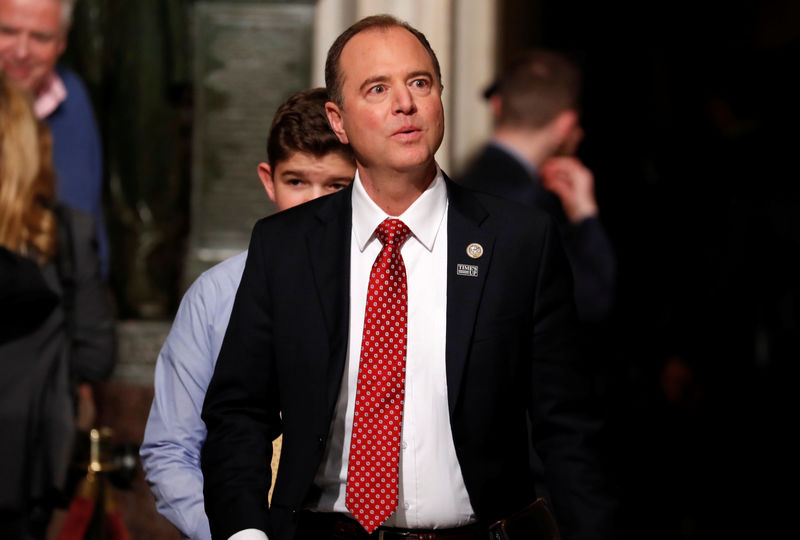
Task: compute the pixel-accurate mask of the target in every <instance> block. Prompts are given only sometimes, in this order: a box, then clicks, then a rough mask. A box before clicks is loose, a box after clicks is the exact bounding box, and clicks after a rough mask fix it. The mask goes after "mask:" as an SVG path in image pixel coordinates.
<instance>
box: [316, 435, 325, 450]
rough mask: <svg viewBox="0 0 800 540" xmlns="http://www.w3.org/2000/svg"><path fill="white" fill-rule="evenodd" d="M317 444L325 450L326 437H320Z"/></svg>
mask: <svg viewBox="0 0 800 540" xmlns="http://www.w3.org/2000/svg"><path fill="white" fill-rule="evenodd" d="M317 442H318V443H319V448H320V450H323V449H325V437H320V438H319V439H318V440H317Z"/></svg>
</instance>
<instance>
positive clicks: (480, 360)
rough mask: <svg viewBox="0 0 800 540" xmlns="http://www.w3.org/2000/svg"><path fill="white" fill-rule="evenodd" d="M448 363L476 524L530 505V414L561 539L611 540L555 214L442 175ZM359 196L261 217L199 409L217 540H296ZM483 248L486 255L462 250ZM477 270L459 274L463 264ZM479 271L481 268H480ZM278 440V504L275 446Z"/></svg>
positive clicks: (315, 454)
mask: <svg viewBox="0 0 800 540" xmlns="http://www.w3.org/2000/svg"><path fill="white" fill-rule="evenodd" d="M448 198H449V203H450V204H449V209H448V212H449V213H448V248H447V249H448V262H447V265H448V282H447V299H448V300H447V336H446V340H447V342H446V362H447V368H446V373H447V387H448V402H449V410H450V422H451V427H452V433H453V439H454V444H455V448H456V454H457V457H458V460H459V464H460V467H461V470H462V473H463V476H464V481H465V484H466V487H467V491H468V493H469V496H470V501H471V503H472V506H473V508H474V510H475V512H476V514H477V516H478V519H479V520H480V521H481V522H484V523H487V524H488V523H491V522H493V521H494V520H496V519H499V518H501V517H503V516H505V515H507V514H509V513H510V512H513V511H515V510H518V509H520V508H522V507H524V506H525V505H526V504H528V503H529V502H531V501H532V500H533V499H534V497H535V495H534V486H533V479H532V477H531V474H530V472H529V468H528V442H527V437H528V430H527V424H526V415H528V414H530V415H531V417H532V421H533V425H534V427H535V429H534V435H533V437H534V445H535V446H536V448H537V451H538V452H539V453H540V455H541V456H542V459H543V461H544V463H545V466H546V468H547V471H548V482H549V483H550V484H551V485H552V486H554V487H553V488H552V489H551V491H552V493H553V500H554V505H555V511H556V514H557V517H558V518H559V519H560V521H561V526H562V528H563V529H564V530H563V532H564V533H565V536H566V537H567V538H576V539H577V538H587V539H588V538H604V537H605V536H604V535H603V533H604V531H605V530H606V528H607V527H606V526H607V518H608V516H609V512H608V511H609V507H608V505H607V501H606V500H605V499H603V497H602V496H600V491H601V490H599V486H600V485H601V482H600V476H599V475H598V471H597V469H596V468H595V467H594V458H593V455H592V452H591V449H590V447H589V444H587V443H588V442H589V441H590V440H591V438H592V436H593V435H594V434H595V433H596V431H597V429H598V427H599V426H598V423H597V422H596V421H595V420H594V419H593V418H592V417H591V415H590V408H589V404H588V397H589V395H590V390H589V386H590V385H589V383H588V380H587V379H586V377H585V376H584V375H583V374H584V373H585V372H586V370H585V369H583V368H582V367H581V366H580V361H579V356H578V355H577V354H576V352H575V335H574V334H575V330H574V328H575V325H574V322H575V312H574V305H573V301H572V294H571V291H572V284H571V277H570V270H569V266H568V264H567V261H566V258H565V256H564V253H563V251H562V249H561V246H560V241H559V238H558V234H557V233H556V231H555V230H554V227H553V224H552V222H551V220H550V219H549V218H548V217H546V216H545V215H544V214H540V213H537V212H534V213H532V212H531V211H530V210H529V209H526V208H524V207H522V206H518V205H516V204H514V203H510V202H507V201H504V200H502V199H499V198H496V197H493V196H489V195H483V194H477V193H473V192H470V191H468V190H466V189H464V188H461V187H459V186H457V185H455V184H453V183H452V182H450V181H449V180H448ZM351 220H352V208H351V189H350V188H348V189H346V190H343V191H342V192H339V193H336V194H333V195H330V196H327V197H323V198H321V199H317V200H314V201H311V202H309V203H307V204H304V205H302V206H299V207H295V208H293V209H290V210H287V211H285V212H282V213H280V214H277V215H274V216H271V217H269V218H266V219H263V220H261V221H259V222H258V223H257V224H256V226H255V228H254V230H253V235H252V240H251V243H250V251H249V254H248V259H247V264H246V267H245V271H244V275H243V277H242V282H241V285H240V286H239V290H238V292H237V295H236V301H235V303H234V307H233V313H232V315H231V320H230V323H229V326H228V330H227V333H226V336H225V339H224V342H223V345H222V350H221V352H220V355H219V360H218V362H217V366H216V370H215V373H214V376H213V379H212V381H211V384H210V386H209V389H208V393H207V396H206V401H205V404H204V407H203V420H204V421H205V422H206V425H207V427H208V438H207V440H206V443H205V446H204V447H203V452H202V468H203V475H204V478H205V486H204V493H205V501H206V512H207V513H208V516H209V520H210V523H211V530H212V534H213V535H214V537H215V538H223V539H225V538H227V537H228V536H230V535H231V534H233V533H235V532H237V531H239V530H242V529H246V528H258V529H261V530H264V531H266V532H267V534H268V535H269V537H270V540H282V539H291V538H293V536H294V531H295V526H296V522H297V519H298V515H299V511H300V510H302V509H303V508H304V507H305V506H306V505H307V504H308V503H309V501H313V500H314V498H315V496H316V495H317V493H318V491H317V488H316V487H315V486H314V483H313V479H314V475H315V473H316V472H317V470H318V468H319V466H320V463H321V458H322V456H323V453H324V450H325V447H326V441H327V437H328V433H329V429H330V423H331V419H332V416H333V411H334V407H335V403H336V399H337V396H338V392H339V388H340V383H341V379H342V376H343V373H344V366H345V356H346V350H347V335H348V321H349V291H350V282H349V274H350V272H349V269H350V239H351ZM473 242H477V243H479V244H481V245H482V246H483V248H484V254H483V256H482V257H480V258H478V259H472V258H470V257H468V256H467V253H466V248H467V246H468V245H469V244H471V243H473ZM459 264H468V265H473V266H475V267H477V275H474V276H472V275H461V274H459V273H458V272H457V265H459ZM473 273H474V272H473ZM281 433H282V434H283V446H282V450H281V461H280V466H279V472H278V475H277V479H276V484H275V490H274V493H273V498H272V506H271V507H268V504H267V490H268V488H269V485H270V474H271V471H270V466H269V463H270V458H271V451H272V447H271V441H272V440H273V439H274V438H276V437H277V436H278V435H279V434H281Z"/></svg>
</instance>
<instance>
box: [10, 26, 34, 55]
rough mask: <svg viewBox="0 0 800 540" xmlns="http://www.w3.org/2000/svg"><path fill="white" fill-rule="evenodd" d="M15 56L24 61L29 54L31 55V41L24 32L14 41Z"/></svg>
mask: <svg viewBox="0 0 800 540" xmlns="http://www.w3.org/2000/svg"><path fill="white" fill-rule="evenodd" d="M13 50H14V56H15V57H17V58H19V59H22V58H27V56H28V54H30V50H31V46H30V39H29V38H28V36H27V35H25V33H24V32H21V33H20V34H18V35H17V36H16V38H15V40H14V49H13Z"/></svg>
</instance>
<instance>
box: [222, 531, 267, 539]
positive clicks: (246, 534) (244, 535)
mask: <svg viewBox="0 0 800 540" xmlns="http://www.w3.org/2000/svg"><path fill="white" fill-rule="evenodd" d="M228 540H269V538H267V535H266V534H264V531H259V530H258V529H245V530H243V531H239V532H237V533H236V534H234V535H233V536H231V537H230V538H228Z"/></svg>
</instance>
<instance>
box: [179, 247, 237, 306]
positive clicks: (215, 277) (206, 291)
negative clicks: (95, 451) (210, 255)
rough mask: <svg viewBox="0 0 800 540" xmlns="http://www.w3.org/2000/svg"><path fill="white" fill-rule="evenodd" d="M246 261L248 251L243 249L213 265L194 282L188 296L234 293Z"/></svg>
mask: <svg viewBox="0 0 800 540" xmlns="http://www.w3.org/2000/svg"><path fill="white" fill-rule="evenodd" d="M246 261H247V251H243V252H241V253H239V254H238V255H234V256H233V257H230V258H228V259H225V260H224V261H222V262H221V263H218V264H216V265H214V266H212V267H211V268H209V269H208V270H206V271H205V272H203V273H202V274H200V276H199V277H198V278H197V279H196V280H195V281H194V283H192V285H191V286H190V287H189V290H187V291H186V296H187V297H189V298H191V297H194V296H198V297H209V295H215V296H216V295H229V294H230V295H232V294H234V293H235V292H236V289H237V288H238V287H239V282H240V281H241V279H242V273H244V265H245V262H246Z"/></svg>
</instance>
